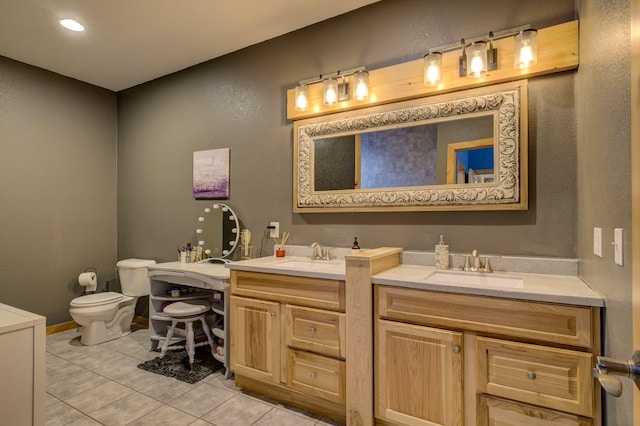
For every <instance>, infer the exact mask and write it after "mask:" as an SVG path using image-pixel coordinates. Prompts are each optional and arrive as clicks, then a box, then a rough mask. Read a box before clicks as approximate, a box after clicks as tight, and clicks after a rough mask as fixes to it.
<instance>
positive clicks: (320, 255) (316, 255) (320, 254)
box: [311, 241, 331, 260]
mask: <svg viewBox="0 0 640 426" xmlns="http://www.w3.org/2000/svg"><path fill="white" fill-rule="evenodd" d="M311 248H312V249H313V254H312V255H311V259H312V260H331V255H330V253H329V247H322V244H320V243H318V242H317V241H316V242H314V243H313V244H311Z"/></svg>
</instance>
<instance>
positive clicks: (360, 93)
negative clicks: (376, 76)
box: [353, 70, 369, 101]
mask: <svg viewBox="0 0 640 426" xmlns="http://www.w3.org/2000/svg"><path fill="white" fill-rule="evenodd" d="M353 84H354V86H355V89H354V91H353V98H354V99H355V100H356V101H364V100H366V99H367V98H368V97H369V73H368V72H367V71H365V70H361V71H358V72H356V73H355V74H354V75H353Z"/></svg>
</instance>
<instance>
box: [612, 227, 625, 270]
mask: <svg viewBox="0 0 640 426" xmlns="http://www.w3.org/2000/svg"><path fill="white" fill-rule="evenodd" d="M613 255H614V258H615V262H616V265H620V266H624V229H622V228H616V229H614V230H613Z"/></svg>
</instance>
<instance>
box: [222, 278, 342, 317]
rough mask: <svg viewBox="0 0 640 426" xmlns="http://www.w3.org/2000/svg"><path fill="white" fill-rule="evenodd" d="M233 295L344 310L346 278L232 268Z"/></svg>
mask: <svg viewBox="0 0 640 426" xmlns="http://www.w3.org/2000/svg"><path fill="white" fill-rule="evenodd" d="M231 294H235V295H237V296H246V297H254V298H257V299H267V300H273V301H276V302H281V303H292V304H296V305H302V306H310V307H314V308H321V309H329V310H332V311H341V312H344V308H345V299H344V281H338V280H328V279H323V278H310V277H298V276H293V275H280V274H266V273H261V272H248V271H234V270H232V271H231Z"/></svg>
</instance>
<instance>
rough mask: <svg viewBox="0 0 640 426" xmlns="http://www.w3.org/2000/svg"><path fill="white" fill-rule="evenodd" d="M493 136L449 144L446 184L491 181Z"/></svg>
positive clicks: (492, 173)
mask: <svg viewBox="0 0 640 426" xmlns="http://www.w3.org/2000/svg"><path fill="white" fill-rule="evenodd" d="M493 142H494V141H493V138H487V139H478V140H475V141H465V142H459V143H452V144H449V145H448V147H447V149H448V152H447V184H467V183H493V182H494V181H495V179H494V173H495V172H494V157H495V154H494V149H493Z"/></svg>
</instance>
